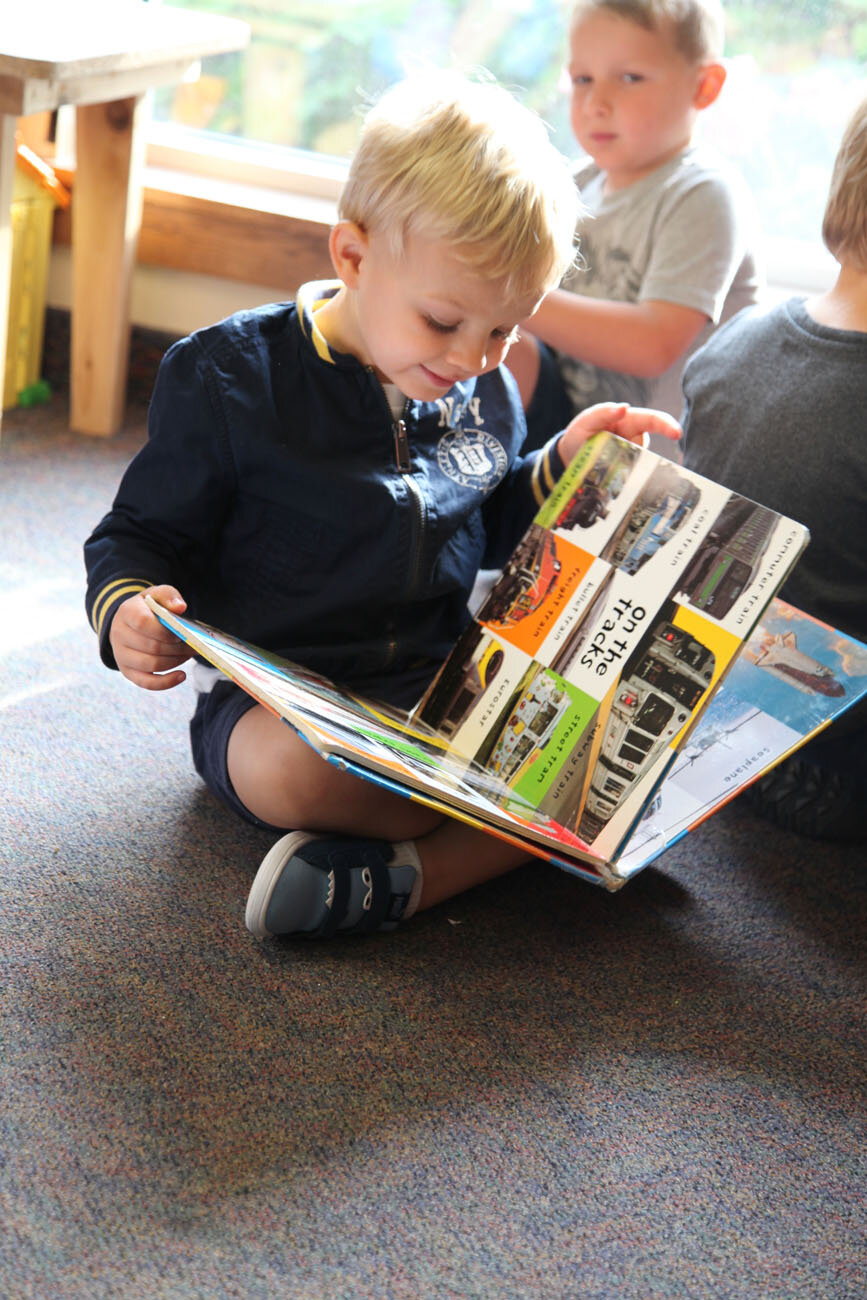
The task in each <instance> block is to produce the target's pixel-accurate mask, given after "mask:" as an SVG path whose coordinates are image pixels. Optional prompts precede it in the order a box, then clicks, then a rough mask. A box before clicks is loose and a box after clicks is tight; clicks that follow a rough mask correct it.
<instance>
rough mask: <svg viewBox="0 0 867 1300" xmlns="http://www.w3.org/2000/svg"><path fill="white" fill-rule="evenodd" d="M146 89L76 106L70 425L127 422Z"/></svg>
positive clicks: (103, 428) (108, 430) (85, 427)
mask: <svg viewBox="0 0 867 1300" xmlns="http://www.w3.org/2000/svg"><path fill="white" fill-rule="evenodd" d="M143 117H144V97H143V96H134V97H133V98H131V99H119V100H114V101H113V102H111V103H107V104H89V105H86V106H81V107H79V108H78V109H76V127H75V134H76V148H75V152H76V172H75V190H74V194H73V199H72V321H71V358H70V366H71V374H70V426H71V428H72V429H74V430H76V431H77V432H78V433H93V434H101V435H104V436H105V435H109V434H113V433H116V432H117V431H118V429H120V427H121V425H122V423H123V414H124V407H125V402H126V381H127V371H128V368H129V333H130V325H129V301H130V288H131V284H132V273H133V267H134V264H135V254H136V247H137V244H138V234H139V228H140V226H141V207H142V164H143V160H144V134H145V132H144V120H143Z"/></svg>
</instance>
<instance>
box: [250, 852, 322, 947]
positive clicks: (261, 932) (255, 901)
mask: <svg viewBox="0 0 867 1300" xmlns="http://www.w3.org/2000/svg"><path fill="white" fill-rule="evenodd" d="M320 838H321V837H320V836H319V835H311V834H309V833H308V832H307V831H290V832H289V834H288V835H284V836H283V838H282V839H279V840H278V841H277V843H276V844H274V845H273V846H272V847H271V848H270V849H269V850H268V852H267V853H266V854H265V856H264V858H263V859H262V865H261V866H260V867H259V870H258V871H257V872H256V877H255V879H254V881H253V884H252V886H251V888H250V893H249V896H248V898H247V909H246V912H245V914H244V922H245V924H246V926H247V929H248V930H249V931H250V933H251V934H253V935H255V936H256V938H257V939H270V938H271V931H270V930H269V929H268V927H267V926H266V924H265V917H266V915H267V913H268V908H269V906H270V903H271V895H272V894H273V893H274V887H275V886H276V884H277V881H278V880H279V879H280V877H281V875H282V874H283V868H284V867H285V866H286V863H287V862H288V861H289V859H290V858H292V857H294V856H295V854H296V853H297V852H298V851H299V849H302V848H303V847H304V845H305V844H309V843H310V841H311V840H318V839H320Z"/></svg>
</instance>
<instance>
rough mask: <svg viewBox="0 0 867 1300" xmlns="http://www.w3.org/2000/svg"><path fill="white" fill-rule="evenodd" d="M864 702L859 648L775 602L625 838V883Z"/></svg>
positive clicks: (866, 652)
mask: <svg viewBox="0 0 867 1300" xmlns="http://www.w3.org/2000/svg"><path fill="white" fill-rule="evenodd" d="M865 693H867V646H865V645H862V644H861V642H859V641H855V640H853V639H852V638H850V637H845V636H843V635H842V633H840V632H837V631H835V630H834V629H833V628H830V627H828V626H826V624H824V623H820V622H819V621H818V620H817V619H814V618H811V617H810V616H809V615H808V614H805V613H803V611H802V610H799V609H796V608H795V607H794V606H793V605H788V604H786V603H785V602H784V601H782V600H778V599H774V600H773V601H772V602H771V605H770V607H769V608H768V610H767V611H766V612H765V614H764V615H763V616H762V618H761V620H760V622H759V623H758V625H757V626H756V627H755V629H754V630H753V633H752V635H751V636H750V638H749V640H748V641H747V643H746V645H745V646H744V649H743V652H742V653H741V654H740V655H739V657H738V659H737V660H736V661H735V663H734V664H733V666H732V669H731V671H730V673H729V674H728V676H727V677H726V680H725V682H724V683H723V685H722V686H721V687H720V689H719V691H718V692H717V694H716V695H715V696H714V698H713V699H712V700H711V702H710V704H709V705H708V707H707V710H706V712H705V713H704V715H703V716H702V718H701V720H700V722H699V723H698V725H697V726H696V728H695V730H694V731H693V732H692V733H691V734H690V736H689V738H688V740H687V742H686V744H685V745H684V746H683V748H682V749H681V751H680V753H679V754H678V755H677V757H676V758H675V760H674V762H673V763H672V765H671V768H670V769H669V772H668V774H667V775H666V778H665V780H664V781H663V783H662V785H661V786H660V787H659V790H658V791H657V794H656V797H655V798H654V799H653V800H652V802H651V804H650V807H649V808H648V809H647V812H646V814H645V816H644V817H643V818H642V820H641V821H640V822H639V824H638V825H637V826H636V828H635V830H634V831H633V833H632V835H631V836H630V838H629V842H628V845H627V846H626V848H625V850H624V851H623V853H622V855H621V857H620V859H619V861H618V863H617V873H618V874H619V875H622V876H623V877H624V878H627V877H629V876H630V875H633V874H634V873H635V872H636V871H638V870H640V869H641V868H642V867H645V866H647V864H648V863H649V862H652V861H653V860H654V858H656V857H658V856H659V854H660V853H662V852H663V851H664V850H665V849H666V848H668V846H669V845H670V844H672V843H674V841H675V840H677V839H679V838H680V837H681V836H682V835H685V834H686V833H687V832H688V831H691V830H693V829H695V827H696V826H697V825H700V823H701V822H702V821H704V820H705V818H706V817H709V816H710V814H711V813H712V812H714V811H715V810H716V809H717V808H719V807H720V806H721V805H722V804H724V803H727V802H728V801H729V800H730V799H733V798H734V796H735V795H736V794H738V793H739V792H740V791H741V790H743V789H744V787H745V786H747V785H749V784H751V782H753V781H755V780H757V779H758V778H759V777H760V776H761V775H762V774H763V773H765V772H767V771H768V770H769V769H770V768H771V767H773V766H774V765H775V764H776V763H777V762H779V761H780V760H781V759H782V758H784V757H785V756H786V755H787V754H789V753H791V752H792V751H793V750H794V749H796V748H799V747H800V745H801V744H803V743H804V741H805V740H806V739H807V738H809V737H810V736H813V735H815V734H817V733H818V732H819V731H821V730H822V729H823V728H824V727H826V726H827V725H828V724H829V723H830V722H831V721H832V720H833V719H834V718H835V717H838V716H839V715H840V714H841V713H842V712H843V711H844V710H845V709H847V708H849V707H850V706H851V705H852V704H853V703H854V702H855V701H857V700H858V699H860V698H861V697H862V696H863V695H864V694H865Z"/></svg>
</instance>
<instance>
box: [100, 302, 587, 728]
mask: <svg viewBox="0 0 867 1300" xmlns="http://www.w3.org/2000/svg"><path fill="white" fill-rule="evenodd" d="M331 291H333V286H327V287H324V286H312V285H311V286H305V288H304V289H302V291H301V293H300V294H299V301H298V304H297V305H296V304H293V303H278V304H274V305H271V306H267V307H262V308H258V309H256V310H254V311H248V312H240V313H238V314H237V315H235V316H232V317H230V318H229V319H228V320H225V321H222V322H221V323H220V324H218V325H214V326H212V327H211V328H209V329H205V330H201V331H200V332H198V333H196V334H193V335H192V336H191V337H189V338H186V339H182V340H181V341H180V342H179V343H176V344H175V345H174V346H173V347H172V348H171V349H170V350H169V351H168V352H167V353H166V356H165V358H164V359H163V362H162V365H161V367H160V371H159V375H158V377H157V382H156V386H155V389H154V395H153V400H152V403H151V409H150V416H149V430H148V432H149V437H148V441H147V443H146V444H145V446H144V447H143V448H142V449H141V451H140V452H139V453H138V454H137V455H136V456H135V458H134V459H133V461H132V462H131V464H130V465H129V467H128V468H127V470H126V472H125V474H124V476H123V479H122V481H121V484H120V487H119V489H118V492H117V496H116V498H115V501H114V504H113V507H112V509H111V511H110V512H109V514H107V515H106V516H105V518H104V519H103V520H102V521H101V522H100V524H99V525H98V526H97V527H96V529H95V530H94V532H93V533H92V535H91V537H90V538H89V539H88V541H87V543H86V544H85V548H84V549H85V562H86V566H87V577H88V589H87V602H86V603H87V613H88V618H89V619H90V622H91V625H92V626H93V628H94V630H95V631H96V632H97V634H98V636H99V641H100V652H101V654H102V658H103V660H104V662H105V663H107V664H108V665H109V666H111V667H116V665H115V663H114V657H113V654H112V650H111V646H110V644H109V641H108V632H109V628H110V626H111V620H112V617H113V616H114V613H115V612H116V610H117V608H118V606H119V605H120V603H121V602H122V601H124V600H126V599H127V598H128V597H129V596H130V595H132V594H134V593H135V592H138V591H141V590H143V589H144V588H145V587H148V586H152V585H157V584H160V583H171V584H172V585H174V586H175V587H177V588H178V590H179V591H180V592H181V594H182V595H183V596H184V598H185V600H186V601H187V602H188V612H189V614H190V615H191V616H192V617H194V618H198V619H202V620H204V621H205V622H207V623H210V624H212V625H213V626H215V627H219V628H222V629H223V630H225V631H228V632H231V633H234V634H235V635H236V636H239V637H242V638H244V639H245V640H247V641H251V642H253V643H254V644H256V645H259V646H262V647H264V648H266V649H269V650H272V651H275V652H276V653H278V654H281V655H283V656H285V657H286V658H289V659H293V660H295V661H297V662H299V663H303V664H306V665H308V666H309V667H311V668H314V669H316V670H318V671H320V672H322V673H324V674H326V675H327V676H329V677H331V678H333V679H334V680H336V681H338V682H342V683H345V684H347V685H350V686H352V687H353V688H354V689H356V690H357V691H359V692H361V693H364V694H368V695H374V696H378V697H379V698H382V699H389V700H392V701H393V702H395V703H400V704H404V705H409V704H411V703H413V702H414V700H415V699H416V698H417V697H418V695H419V693H420V691H421V689H422V688H423V687H424V685H425V684H426V683H427V681H428V680H429V679H430V677H431V676H432V675H433V673H434V671H435V670H436V668H437V667H438V666H439V664H440V663H441V661H442V659H443V658H444V657H445V655H446V654H447V653H448V651H449V649H450V648H451V646H452V644H453V643H454V641H455V640H456V639H457V637H458V635H459V634H460V632H461V631H462V629H463V628H464V626H465V625H466V622H467V619H468V614H467V596H468V593H469V591H470V589H471V587H472V584H473V581H474V579H475V576H476V573H477V571H478V569H479V568H480V567H500V566H501V565H502V564H503V563H504V562H505V560H506V559H507V557H508V555H509V553H510V551H511V550H512V549H513V547H514V545H515V544H516V542H517V541H518V539H519V538H520V536H521V534H522V533H523V532H524V530H525V528H526V527H527V525H528V523H529V522H530V520H531V518H532V516H533V514H534V513H535V511H536V509H537V508H538V506H539V505H540V504H541V502H542V501H543V500H544V498H545V496H546V495H547V493H548V491H549V490H550V488H551V487H552V486H553V483H554V481H555V478H556V476H557V475H558V474H559V473H560V472H561V471H562V468H563V467H562V463H561V461H560V458H559V456H558V454H557V450H556V445H555V444H549V446H548V447H547V448H545V449H543V450H542V451H541V452H534V453H532V455H530V456H529V457H527V458H526V459H523V460H522V459H521V458H520V457H519V455H518V453H519V449H520V446H521V443H522V441H523V438H524V432H525V425H524V418H523V412H522V411H521V406H520V402H519V399H518V395H517V390H516V388H515V385H514V382H513V380H512V378H511V376H510V375H509V374H508V372H506V371H505V370H503V368H502V367H501V368H500V369H499V370H496V371H493V372H491V373H490V374H487V375H483V376H481V377H480V378H478V379H475V380H472V381H470V382H468V383H466V384H458V385H456V386H455V387H454V388H453V389H451V390H450V392H449V393H448V394H447V395H446V397H445V398H444V399H442V400H440V401H437V402H415V401H412V402H407V404H406V408H405V411H404V414H403V419H402V420H397V421H396V420H395V419H394V418H393V416H392V413H391V410H390V408H389V404H388V401H387V398H386V395H385V391H384V389H383V387H382V384H381V383H380V382H379V380H378V379H377V377H376V376H375V374H374V373H373V371H372V370H371V369H370V368H369V367H365V366H364V365H362V364H361V363H360V362H359V361H358V360H356V359H355V358H354V357H351V356H347V355H342V354H338V353H335V352H333V351H332V350H331V349H330V348H329V347H328V345H327V343H326V342H325V340H324V338H323V337H322V335H321V334H320V333H319V331H318V330H317V329H316V327H315V325H314V322H313V319H312V315H311V311H310V308H311V307H312V305H313V304H314V302H315V301H316V300H317V298H321V297H322V296H323V294H324V293H327V292H331Z"/></svg>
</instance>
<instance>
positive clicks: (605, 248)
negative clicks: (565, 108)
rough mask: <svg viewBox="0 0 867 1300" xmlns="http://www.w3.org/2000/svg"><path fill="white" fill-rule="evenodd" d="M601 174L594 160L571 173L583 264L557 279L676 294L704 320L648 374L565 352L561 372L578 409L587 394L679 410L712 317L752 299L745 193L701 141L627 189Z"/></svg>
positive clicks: (592, 290)
mask: <svg viewBox="0 0 867 1300" xmlns="http://www.w3.org/2000/svg"><path fill="white" fill-rule="evenodd" d="M604 181H605V175H604V173H603V172H601V171H600V169H599V168H598V167H597V166H596V164H595V163H589V164H587V165H586V166H584V167H582V168H581V169H580V170H579V171H578V172H577V173H576V183H577V185H578V189H579V192H580V195H581V199H582V202H583V204H584V207H585V208H586V209H587V211H588V216H586V217H583V218H582V219H581V220H580V221H579V224H578V239H579V252H580V265H578V266H576V267H575V268H574V269H573V270H572V271H570V272H569V273H568V275H567V276H566V277H565V279H564V281H563V285H562V287H563V288H564V289H570V290H571V291H572V292H573V293H580V294H585V295H587V296H588V297H591V298H608V299H614V300H615V301H618V302H643V301H647V300H654V299H658V300H662V301H663V302H672V303H677V304H679V305H680V306H684V307H691V308H693V309H694V310H695V311H700V312H702V313H704V315H706V316H707V317H708V324H707V325H706V326H705V328H704V329H703V330H702V331H701V333H700V334H699V336H698V338H697V339H696V340H695V342H694V344H693V345H692V346H691V347H690V349H689V350H688V352H686V353H685V354H684V355H683V357H681V358H680V359H679V360H678V361H677V362H675V364H674V365H672V366H671V367H670V368H669V369H668V370H666V371H665V373H664V374H662V375H659V376H657V377H656V378H653V379H641V378H638V377H636V376H635V375H628V374H625V373H621V372H619V371H614V370H603V369H602V368H601V367H599V366H592V365H587V364H585V363H584V362H582V361H581V360H580V359H574V358H572V357H567V356H565V355H563V354H560V355H559V357H558V361H559V365H560V371H561V374H562V376H563V380H564V383H565V384H566V388H567V391H568V393H569V396H570V398H571V400H572V402H573V405H574V407H575V410H576V411H578V410H583V409H584V407H587V406H590V405H592V404H593V403H594V402H605V401H628V402H631V403H632V404H633V405H637V406H652V407H655V408H657V409H661V410H664V411H669V412H670V413H671V414H672V415H673V416H675V418H679V416H680V413H681V407H682V397H681V386H680V385H681V376H682V374H683V367H684V364H685V363H686V360H687V358H688V356H690V355H691V354H692V353H693V352H695V351H696V349H698V348H699V347H701V346H702V344H703V343H705V342H706V341H707V339H708V337H709V336H710V334H711V333H712V332H713V330H714V328H715V327H716V326H717V325H719V324H720V323H721V322H722V321H724V320H728V318H729V317H730V316H733V315H734V314H735V313H736V312H738V311H740V310H741V308H742V307H746V306H749V305H750V304H751V303H755V302H757V301H758V298H759V293H760V290H761V287H762V275H761V272H760V268H759V259H758V256H757V252H756V244H757V240H758V229H757V221H756V217H755V212H754V208H753V204H752V200H751V196H750V194H749V191H748V190H747V188H746V185H745V183H744V182H743V180H742V178H741V177H740V176H739V175H738V173H737V172H736V171H734V169H731V168H729V167H728V166H727V165H726V164H725V163H724V162H723V161H722V160H721V159H718V158H717V157H716V155H715V154H713V153H711V152H710V151H707V150H704V149H702V148H701V147H699V146H690V147H689V148H688V149H686V150H684V152H683V153H681V154H679V155H678V156H677V157H676V158H673V159H671V160H670V161H669V162H667V163H664V164H663V165H662V166H661V167H658V168H657V169H656V170H655V171H654V172H651V173H650V175H649V176H645V177H643V178H642V179H641V180H640V181H636V182H635V184H634V185H630V186H628V187H627V188H626V189H623V190H617V191H615V192H614V193H612V194H605V193H603V187H604Z"/></svg>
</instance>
